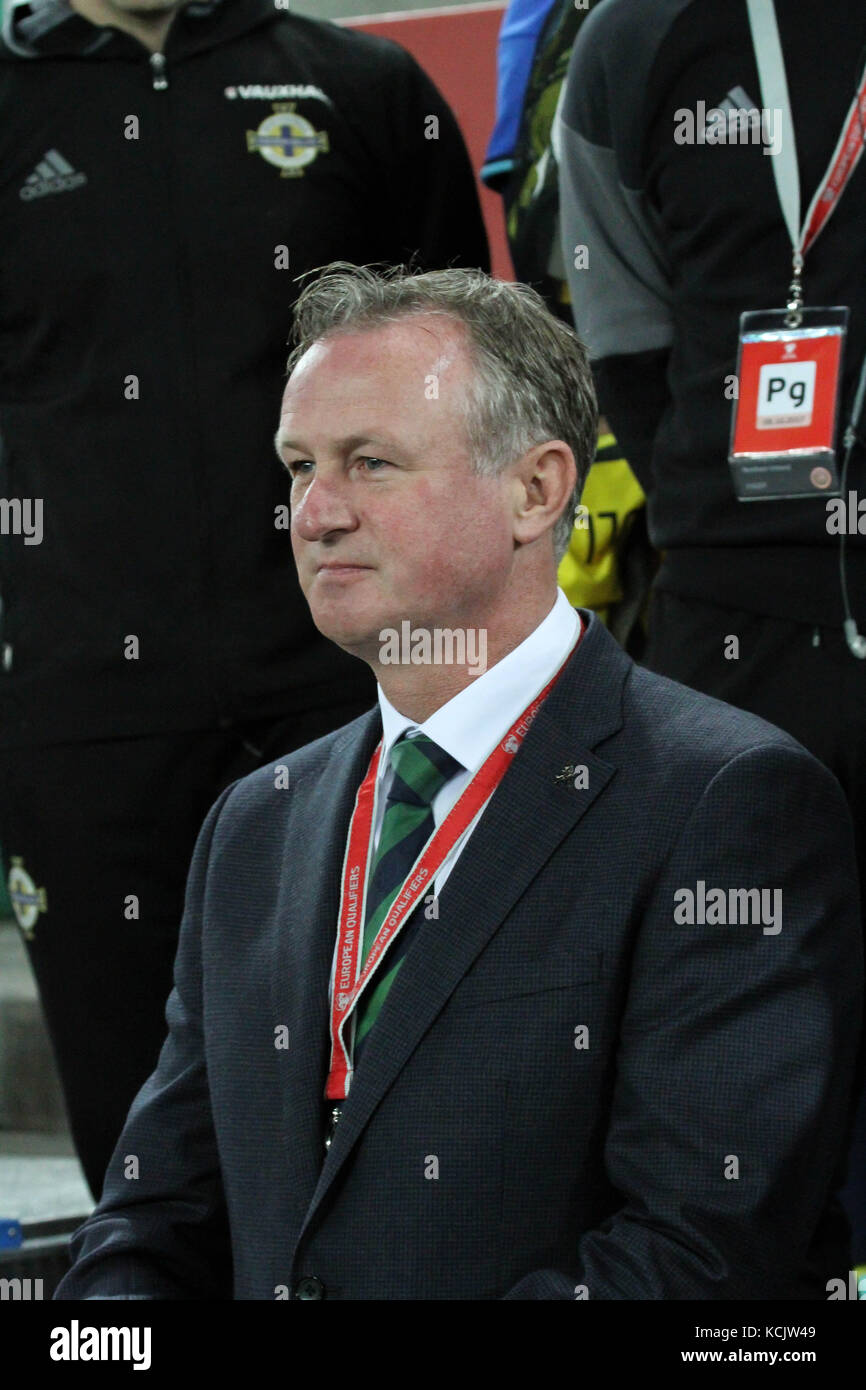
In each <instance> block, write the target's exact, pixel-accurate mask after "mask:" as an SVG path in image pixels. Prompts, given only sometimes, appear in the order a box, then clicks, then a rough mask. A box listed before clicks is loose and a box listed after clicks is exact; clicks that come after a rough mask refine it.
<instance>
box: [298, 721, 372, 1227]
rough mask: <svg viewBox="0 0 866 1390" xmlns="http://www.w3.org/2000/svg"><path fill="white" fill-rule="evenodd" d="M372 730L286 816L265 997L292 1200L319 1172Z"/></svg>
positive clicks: (345, 745)
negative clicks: (355, 836)
mask: <svg viewBox="0 0 866 1390" xmlns="http://www.w3.org/2000/svg"><path fill="white" fill-rule="evenodd" d="M381 729H382V725H381V719H380V716H379V711H378V709H374V710H371V712H370V713H369V714H368V715H364V716H363V717H362V718H361V719H359V720H356V721H355V722H354V724H352V725H350V726H348V727H347V729H346V730H344V731H343V732H342V733H341V734H340V735H338V737H337V738H335V740H334V742H333V745H332V747H331V751H330V757H329V759H328V762H327V764H326V766H325V767H324V768H323V770H322V772H321V774H320V776H319V777H318V779H317V780H315V781H314V782H312V784H311V786H310V788H309V790H307V789H304V790H303V791H300V790H299V791H298V792H297V793H296V794H295V795H296V796H297V797H298V798H299V800H298V801H295V800H294V799H293V802H292V804H291V808H290V811H289V815H288V817H287V824H286V832H285V845H284V850H283V861H282V869H281V873H280V883H279V888H278V892H277V911H276V914H275V922H274V931H275V941H276V949H275V958H276V968H275V969H274V972H273V980H272V995H273V1008H274V1019H275V1020H276V1021H277V1022H278V1023H282V1022H285V1023H287V1024H288V1026H289V1031H290V1036H289V1046H288V1051H287V1055H286V1059H285V1067H284V1069H283V1079H284V1084H283V1085H282V1087H281V1090H280V1101H281V1104H282V1109H283V1119H284V1124H285V1134H286V1136H287V1144H286V1154H287V1158H288V1161H289V1180H290V1185H291V1191H292V1192H293V1193H295V1192H297V1193H307V1194H309V1193H310V1192H312V1191H313V1189H314V1187H315V1185H316V1183H317V1181H318V1178H319V1173H320V1170H321V1166H322V1142H321V1133H322V1119H323V1106H324V1086H325V1079H326V1076H327V1068H328V982H329V978H330V972H331V961H332V959H333V953H334V942H335V939H336V930H337V914H338V912H339V905H340V877H341V873H342V868H343V856H344V851H345V845H346V837H347V834H348V828H349V821H350V819H351V815H352V809H353V807H354V804H355V795H356V793H357V790H358V787H359V786H360V784H361V782H362V780H363V778H364V774H365V772H366V770H367V765H368V763H369V761H370V757H371V755H372V752H373V749H374V748H375V746H376V744H377V742H378V741H379V738H380V737H381ZM289 795H290V796H291V795H292V793H291V792H289ZM301 798H302V799H301ZM302 1215H303V1210H302V1211H301V1212H300V1214H299V1219H300V1216H302Z"/></svg>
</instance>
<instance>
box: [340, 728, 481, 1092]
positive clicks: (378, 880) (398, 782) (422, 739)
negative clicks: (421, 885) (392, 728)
mask: <svg viewBox="0 0 866 1390" xmlns="http://www.w3.org/2000/svg"><path fill="white" fill-rule="evenodd" d="M391 767H392V768H393V772H394V775H393V780H392V783H391V790H390V792H389V793H388V800H387V801H386V803H385V814H384V816H383V818H382V831H381V834H380V836H379V844H378V846H377V848H376V857H375V859H374V861H373V867H372V872H371V875H370V886H369V888H368V889H367V912H366V919H365V922H364V952H363V956H362V960H366V959H367V956H368V954H369V951H370V947H371V946H372V944H373V942H374V941H375V939H376V934H377V932H378V931H379V928H380V927H381V925H382V923H383V922H384V920H385V918H386V917H387V915H388V913H389V912H390V910H391V906H392V904H393V902H394V899H395V898H396V896H397V893H398V892H399V890H400V889H401V888H402V887H403V884H404V883H405V881H406V879H407V877H408V875H409V871H410V869H411V868H412V865H413V864H414V863H415V861H416V859H417V858H418V856H419V854H420V853H421V851H422V849H423V848H424V846H425V845H426V843H427V841H428V840H429V839H430V836H431V835H432V834H433V831H434V829H435V822H434V820H433V810H432V804H433V799H434V797H435V796H436V793H437V792H438V791H440V790H441V788H442V787H444V785H445V783H446V782H447V781H449V779H450V778H452V777H453V776H454V774H455V773H457V772H459V771H460V770H461V767H462V764H461V763H459V762H458V761H457V759H456V758H452V756H451V754H450V753H446V752H445V749H444V748H440V747H439V745H438V743H434V742H433V740H432V738H428V737H427V735H426V734H416V735H415V736H414V737H410V736H409V735H407V734H404V735H403V736H402V737H401V738H399V739H398V740H397V742H396V743H395V744H394V745H393V747H392V749H391ZM420 906H423V898H422V901H421V903H419V904H417V905H416V907H415V909H414V912H413V916H414V915H415V914H416V913H417V912H418V908H419V907H420ZM409 932H410V925H409V923H408V922H407V923H406V924H405V925H404V927H403V929H402V931H401V933H400V936H399V937H398V938H397V941H396V942H395V943H394V945H393V946H392V947H391V949H390V950H389V952H388V955H387V956H386V958H385V960H384V961H383V963H382V966H381V971H382V972H384V973H382V974H381V975H380V974H379V973H377V974H376V975H374V977H373V979H372V980H371V982H370V984H369V986H368V987H367V990H366V991H365V993H364V994H363V995H362V997H361V1001H360V1003H359V1005H358V1021H357V1024H356V1029H355V1056H354V1059H353V1062H354V1063H355V1064H356V1063H357V1060H358V1055H359V1045H360V1044H362V1043H363V1042H364V1039H365V1038H366V1036H367V1034H368V1033H369V1031H370V1029H371V1028H372V1026H373V1024H374V1023H375V1021H376V1019H377V1017H378V1015H379V1010H380V1009H381V1007H382V1005H383V1004H384V1002H385V998H386V996H387V994H388V990H389V989H390V988H391V985H392V983H393V980H394V976H395V975H396V974H397V971H398V969H399V968H400V965H401V964H402V961H403V957H404V955H405V953H406V947H407V944H408V935H409Z"/></svg>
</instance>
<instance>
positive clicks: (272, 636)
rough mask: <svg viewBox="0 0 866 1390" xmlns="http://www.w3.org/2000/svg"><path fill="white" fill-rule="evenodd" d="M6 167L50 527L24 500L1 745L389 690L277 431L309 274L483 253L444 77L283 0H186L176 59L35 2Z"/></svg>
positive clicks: (5, 272) (9, 311)
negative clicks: (301, 570) (336, 591)
mask: <svg viewBox="0 0 866 1390" xmlns="http://www.w3.org/2000/svg"><path fill="white" fill-rule="evenodd" d="M430 116H437V117H438V122H439V128H438V139H437V138H429V137H430V134H431V132H432V131H433V125H432V123H431V122H430V121H429V119H428V118H429V117H430ZM0 171H2V173H0V444H2V454H0V498H4V499H6V500H7V502H9V501H14V499H18V500H20V501H22V502H26V501H29V502H30V504H31V505H32V504H33V503H34V502H35V500H36V499H40V500H41V503H42V517H43V522H42V537H41V541H40V543H39V544H33V543H30V544H28V543H27V541H26V538H25V536H24V535H22V534H14V530H15V511H14V508H7V509H6V510H5V512H4V515H5V516H6V520H7V524H6V528H5V529H6V530H7V531H8V532H9V534H6V535H2V536H0V594H2V600H3V610H2V619H0V622H2V632H0V643H2V659H0V743H2V744H5V745H6V746H16V745H26V744H46V743H53V742H63V741H70V740H73V741H74V740H88V739H98V738H104V737H115V736H131V735H136V734H144V733H154V732H166V731H171V730H182V729H186V728H189V729H193V728H210V727H218V726H223V727H227V726H228V725H229V724H230V723H231V722H233V721H235V720H238V719H245V718H250V719H251V718H258V717H262V718H266V717H268V716H270V715H274V716H275V717H276V716H278V715H286V714H290V713H292V711H295V710H296V711H299V712H300V711H302V710H305V709H310V708H313V707H316V706H322V705H323V704H328V703H330V704H334V705H337V704H340V703H343V702H347V701H350V700H352V699H353V698H356V697H358V698H363V696H364V695H365V693H367V692H369V694H370V696H371V699H372V696H373V689H374V687H373V684H372V681H371V678H370V675H369V672H368V670H367V668H366V667H365V666H364V665H363V664H362V663H361V662H360V661H357V660H355V659H354V658H352V657H350V656H348V655H346V654H345V653H343V652H342V651H340V649H339V648H337V647H336V646H334V645H333V644H332V643H330V642H328V641H326V640H325V639H324V638H323V637H321V636H320V635H319V634H318V632H317V631H316V629H315V627H314V626H313V624H312V621H311V619H310V616H309V612H308V608H307V604H306V602H305V600H304V598H303V595H302V594H301V591H300V588H299V586H298V582H297V578H296V573H295V565H294V560H293V557H292V552H291V545H290V541H289V536H288V532H287V531H286V530H284V529H283V530H280V529H277V527H276V526H275V518H276V517H277V515H278V513H277V510H276V509H277V508H279V507H283V506H285V505H286V504H287V503H288V486H289V484H288V478H287V476H286V474H285V472H284V470H283V469H282V467H281V465H280V463H279V462H278V460H277V458H276V454H275V452H274V448H273V443H272V440H273V435H274V431H275V429H276V426H277V421H278V415H279V403H280V394H281V389H282V385H283V383H284V379H285V359H286V355H287V341H288V337H289V333H290V324H291V305H292V302H293V300H294V298H295V297H296V296H297V293H298V289H299V287H298V286H297V285H296V284H295V277H296V276H297V275H299V274H300V273H301V272H303V271H306V270H309V269H310V268H311V267H315V266H319V265H322V264H324V263H326V262H329V261H331V260H334V259H338V258H339V259H345V260H349V261H352V262H355V263H367V262H371V261H384V262H397V261H405V260H406V259H407V258H408V257H410V256H411V255H413V254H415V256H416V263H417V265H418V266H419V267H420V268H425V269H432V268H436V267H440V266H444V265H447V264H459V265H470V266H481V267H483V268H484V269H487V268H488V264H489V263H488V256H487V242H486V237H485V234H484V229H483V223H482V220H481V215H480V211H479V206H478V201H477V196H476V190H475V185H474V179H473V175H472V171H471V168H470V165H469V161H468V157H467V154H466V150H465V146H464V145H463V142H462V138H461V136H460V134H459V131H458V129H457V126H456V123H455V121H454V118H453V116H452V114H451V112H450V111H449V109H448V108H447V106H446V105H445V104H444V102H443V100H442V98H441V97H440V96H439V94H438V93H437V91H436V89H435V88H434V87H433V85H432V84H431V82H430V81H429V80H428V78H427V77H426V76H425V75H424V73H423V72H422V70H421V69H420V68H419V66H418V65H417V64H416V63H415V61H414V60H413V59H412V58H411V57H410V56H409V55H408V54H407V53H406V52H405V51H404V50H403V49H402V48H400V47H399V46H398V45H396V44H394V43H391V42H390V41H387V40H384V39H380V38H374V37H372V36H369V35H366V34H362V33H359V32H355V31H352V30H350V29H346V28H340V27H338V26H336V25H333V24H330V23H325V22H318V21H314V20H310V19H306V18H300V17H298V16H295V15H290V14H287V13H285V12H284V11H282V10H280V9H277V8H275V5H274V3H273V0H212V3H206V4H193V5H190V6H189V7H188V8H187V9H186V10H185V11H182V12H180V14H179V15H178V16H177V17H176V19H175V20H174V23H173V25H172V28H171V30H170V32H169V34H168V38H167V40H166V43H165V46H164V53H163V54H162V55H156V57H155V58H153V57H151V55H150V54H149V53H148V51H147V50H146V49H145V48H144V47H143V46H142V45H141V44H139V43H138V42H137V41H136V40H135V39H133V38H131V37H130V36H129V35H127V34H125V33H121V32H120V31H119V30H116V29H113V28H97V27H95V26H93V25H91V24H90V23H89V22H88V21H86V20H85V19H84V18H83V17H81V16H80V15H77V14H76V13H74V12H73V11H71V10H70V9H69V8H68V6H67V4H66V3H65V0H59V3H58V0H29V3H25V4H23V5H16V6H15V7H14V8H13V9H12V10H11V11H10V12H9V13H7V15H6V21H5V32H4V43H3V46H2V48H0ZM286 261H288V266H286ZM34 515H35V512H31V516H34ZM132 637H134V638H136V639H137V650H138V655H137V657H136V658H133V659H130V657H129V656H128V655H127V654H128V653H132V652H134V651H135V650H136V644H135V643H131V642H130V641H129V639H130V638H132Z"/></svg>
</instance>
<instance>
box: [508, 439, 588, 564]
mask: <svg viewBox="0 0 866 1390" xmlns="http://www.w3.org/2000/svg"><path fill="white" fill-rule="evenodd" d="M576 486H577V465H576V464H575V461H574V454H573V453H572V451H571V449H570V448H569V446H568V445H567V444H565V443H564V442H563V440H561V439H546V440H545V441H544V443H543V444H536V445H534V446H533V448H531V449H528V450H527V451H526V453H525V454H524V455H523V457H522V458H521V459H519V460H518V461H517V463H516V464H514V466H513V475H512V499H513V518H514V520H513V527H514V539H515V541H516V542H517V544H518V545H528V544H529V543H530V542H531V541H534V540H537V539H538V537H539V536H542V535H544V533H545V531H550V530H552V529H553V527H554V526H555V525H556V523H557V521H558V520H559V518H560V516H561V515H562V513H563V512H564V511H565V508H566V507H567V506H568V504H569V501H570V499H571V495H572V493H573V492H574V489H575V488H576Z"/></svg>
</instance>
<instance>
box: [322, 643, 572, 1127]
mask: <svg viewBox="0 0 866 1390" xmlns="http://www.w3.org/2000/svg"><path fill="white" fill-rule="evenodd" d="M582 636H583V624H581V631H580V635H579V636H578V638H577V641H576V642H575V644H574V646H573V647H572V648H571V651H570V652H569V653H568V656H567V657H566V658H565V661H563V663H562V665H561V666H560V667H559V670H558V671H557V672H556V674H555V675H554V676H553V678H552V680H550V681H549V682H548V683H547V685H546V686H545V687H544V689H543V690H542V691H541V693H540V694H539V695H536V697H535V699H534V700H533V701H532V702H531V704H529V705H528V706H527V707H526V709H525V710H524V711H523V713H522V714H521V715H520V716H519V718H518V719H516V720H515V721H514V723H513V724H512V726H511V728H510V729H509V730H508V732H507V733H506V734H505V736H504V737H503V738H502V739H501V740H500V742H499V743H498V744H497V745H496V747H495V748H494V750H493V752H492V753H491V754H490V756H489V757H488V758H487V759H486V761H485V762H484V764H483V765H482V766H481V768H479V770H478V772H477V773H476V774H475V776H474V777H473V779H472V781H471V782H470V783H469V786H468V787H467V788H466V790H465V791H464V792H463V794H462V795H461V797H460V798H459V800H458V802H457V804H456V805H455V806H454V807H453V809H452V810H451V811H450V812H449V814H448V815H447V816H446V818H445V820H444V821H443V822H442V824H441V825H440V826H439V828H438V830H436V831H434V833H433V835H431V837H430V839H429V840H428V841H427V844H426V845H425V846H424V849H423V850H422V851H421V854H420V856H419V857H418V859H417V860H416V861H415V863H414V864H413V865H412V868H411V869H410V870H409V874H408V876H407V878H406V880H405V882H404V884H403V887H402V888H401V889H400V891H399V892H398V894H397V896H396V898H395V899H394V902H393V904H392V907H391V910H390V912H389V913H388V916H387V917H386V918H385V920H384V922H383V923H382V925H381V927H380V928H379V931H378V933H377V935H376V939H375V941H374V942H373V944H372V946H371V947H370V953H369V955H368V956H367V960H366V963H365V965H364V968H363V970H360V965H361V946H362V942H363V935H364V917H365V911H366V898H367V885H368V882H369V866H370V857H371V851H372V840H373V834H372V831H373V817H374V810H375V797H376V774H377V771H378V768H379V758H380V756H381V752H382V744H381V743H380V744H379V746H378V748H377V749H376V751H375V752H374V754H373V757H372V759H371V761H370V766H369V768H368V770H367V775H366V777H365V778H364V781H363V782H362V783H361V786H360V788H359V789H358V795H357V797H356V798H355V809H354V811H353V812H352V822H351V825H350V826H349V839H348V843H347V845H346V857H345V859H344V861H343V890H342V897H341V900H340V918H339V929H338V932H337V947H336V951H335V953H334V967H333V987H332V994H331V1011H330V1028H331V1065H330V1068H329V1071H328V1083H327V1086H326V1088H325V1095H326V1096H327V1098H328V1099H329V1100H343V1099H345V1097H346V1096H347V1095H348V1092H349V1086H350V1084H351V1081H352V1063H351V1060H350V1058H349V1052H348V1048H347V1046H346V1043H345V1041H344V1039H343V1029H344V1028H345V1026H346V1022H347V1020H348V1019H349V1017H350V1015H351V1013H352V1010H353V1008H354V1006H355V1003H356V1002H357V1000H358V997H359V995H360V994H361V991H362V990H363V989H364V986H365V985H366V984H367V981H368V980H369V979H370V977H371V976H372V975H373V973H374V972H375V970H376V968H377V966H378V965H379V963H380V961H381V960H382V957H383V955H384V954H385V952H386V951H387V949H388V947H389V946H390V945H391V943H392V942H393V941H394V940H396V938H397V936H398V935H399V933H400V931H401V929H402V927H403V925H404V923H405V922H406V921H407V919H408V917H409V916H410V915H411V913H412V910H413V908H414V907H415V905H416V903H417V901H418V898H419V897H420V895H421V894H422V893H423V892H424V891H425V889H426V888H428V887H429V885H430V884H431V883H433V882H434V880H435V878H436V874H437V873H438V871H439V869H440V868H441V867H442V864H443V863H444V861H445V859H446V858H447V857H448V855H449V854H450V853H451V850H452V849H453V848H454V846H455V844H456V843H457V841H458V840H459V839H460V837H461V835H462V834H463V833H464V831H465V830H466V829H467V827H468V826H469V825H471V824H472V821H473V820H474V819H475V816H476V815H477V814H478V812H479V811H480V810H481V807H482V806H483V805H484V803H485V801H486V800H487V798H488V797H489V796H490V795H491V794H492V793H493V792H494V791H495V789H496V787H497V786H498V785H499V783H500V782H501V781H502V778H503V777H504V776H505V773H506V770H507V769H508V767H509V765H510V763H511V760H512V758H513V757H514V755H515V753H517V752H519V750H520V747H521V745H522V743H523V740H524V739H525V737H526V735H527V733H528V732H529V729H530V726H531V724H532V722H533V720H534V719H535V716H536V714H537V713H538V711H539V710H540V708H541V706H542V705H543V704H544V701H545V700H546V699H547V696H548V695H549V694H550V692H551V690H552V689H553V687H554V685H555V684H556V682H557V681H558V680H559V677H560V676H561V675H562V673H563V671H564V670H565V667H566V665H567V664H568V662H569V660H570V659H571V656H572V655H573V653H574V652H575V651H576V649H577V647H578V646H579V644H580V640H581V638H582ZM359 970H360V974H359Z"/></svg>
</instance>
